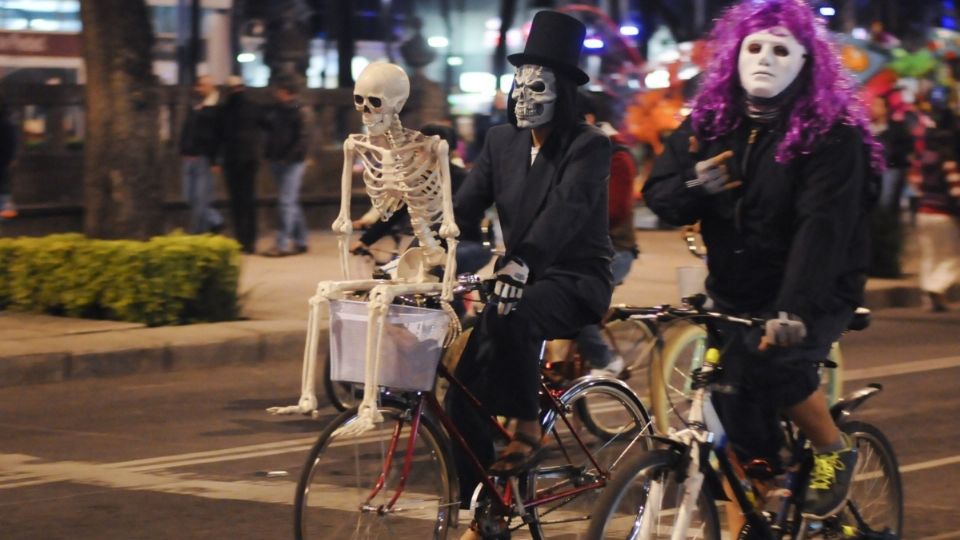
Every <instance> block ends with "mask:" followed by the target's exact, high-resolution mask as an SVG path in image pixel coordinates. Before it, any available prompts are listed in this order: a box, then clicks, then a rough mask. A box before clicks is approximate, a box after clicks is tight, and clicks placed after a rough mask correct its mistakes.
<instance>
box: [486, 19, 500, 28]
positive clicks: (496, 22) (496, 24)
mask: <svg viewBox="0 0 960 540" xmlns="http://www.w3.org/2000/svg"><path fill="white" fill-rule="evenodd" d="M483 27H484V28H486V29H487V30H500V17H493V18H492V19H487V22H485V23H483Z"/></svg>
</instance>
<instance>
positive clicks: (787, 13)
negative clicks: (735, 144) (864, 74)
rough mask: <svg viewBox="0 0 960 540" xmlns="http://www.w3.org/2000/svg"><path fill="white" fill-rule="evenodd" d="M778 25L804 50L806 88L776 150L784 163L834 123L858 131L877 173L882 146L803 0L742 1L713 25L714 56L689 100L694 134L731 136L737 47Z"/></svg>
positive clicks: (739, 91) (738, 103) (738, 106)
mask: <svg viewBox="0 0 960 540" xmlns="http://www.w3.org/2000/svg"><path fill="white" fill-rule="evenodd" d="M774 26H781V27H783V28H786V29H787V30H789V31H790V33H791V34H793V37H794V38H795V39H796V40H797V41H798V42H799V43H800V44H801V45H803V46H804V47H805V48H806V49H807V65H805V66H804V68H803V70H802V71H801V72H800V75H799V76H800V77H807V78H808V84H806V85H805V87H804V88H802V89H801V90H800V91H799V93H798V94H797V95H796V97H795V98H794V102H793V105H792V107H791V108H790V116H789V118H788V119H787V128H786V129H787V133H786V135H785V136H784V138H783V141H781V143H780V146H779V147H778V148H777V161H778V162H780V163H786V162H788V161H790V160H791V159H793V158H795V157H797V156H798V155H802V154H808V153H810V152H811V151H812V150H813V147H814V146H815V144H816V143H817V141H819V140H820V139H821V138H822V137H823V135H824V134H825V133H827V132H828V131H829V130H830V128H832V127H833V126H834V125H835V124H837V122H843V123H845V124H848V125H852V126H856V127H857V128H859V130H860V132H861V134H862V136H863V140H864V143H865V144H866V145H867V146H868V147H869V148H870V154H871V163H872V165H873V168H874V170H875V171H877V172H879V171H882V170H883V167H884V159H883V147H882V146H880V143H878V142H877V140H876V139H875V138H874V137H873V135H872V134H871V133H870V129H869V121H868V119H867V113H866V109H865V107H864V105H863V102H862V101H861V100H860V98H859V97H858V96H857V94H856V89H855V88H856V85H855V83H854V80H853V78H852V77H851V76H850V75H849V73H848V72H847V71H846V69H845V68H844V67H843V66H842V65H841V64H840V56H839V54H837V51H836V50H835V49H834V47H833V44H832V43H831V41H830V39H829V38H828V33H827V30H826V28H825V27H824V25H823V23H822V21H820V20H818V19H817V18H816V17H815V16H814V14H813V10H812V9H811V8H810V6H809V5H807V3H806V2H804V1H803V0H744V1H743V2H741V3H740V4H737V5H735V6H733V7H731V8H729V9H728V10H727V11H726V13H724V14H723V16H722V17H721V18H720V19H719V20H717V22H716V25H715V26H714V28H713V31H712V32H711V34H710V41H711V44H710V47H711V49H712V50H713V57H712V59H711V61H710V62H709V67H708V68H707V70H706V73H705V74H704V77H703V83H702V84H701V87H700V90H699V91H698V92H697V95H696V97H695V98H694V100H693V113H692V115H691V118H692V122H693V128H694V130H695V131H696V132H697V133H698V134H699V135H701V136H702V137H704V138H706V139H715V138H717V137H720V136H722V135H726V134H727V133H730V132H731V131H733V130H734V129H736V127H737V126H738V125H739V124H740V122H741V121H742V119H743V118H744V116H745V114H744V103H743V101H744V99H743V94H744V92H743V88H742V87H741V86H740V76H739V73H738V70H737V60H738V58H739V55H740V44H741V42H742V41H743V39H744V38H745V37H747V36H748V35H750V34H753V33H756V32H760V31H762V30H766V29H768V28H772V27H774Z"/></svg>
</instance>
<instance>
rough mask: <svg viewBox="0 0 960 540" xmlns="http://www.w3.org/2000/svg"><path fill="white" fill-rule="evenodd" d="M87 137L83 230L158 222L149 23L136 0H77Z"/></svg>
mask: <svg viewBox="0 0 960 540" xmlns="http://www.w3.org/2000/svg"><path fill="white" fill-rule="evenodd" d="M80 15H81V18H82V20H83V41H84V45H83V57H84V61H85V62H86V71H87V84H86V115H87V137H86V143H85V146H84V148H85V150H84V152H85V153H84V171H83V172H84V174H83V176H84V207H85V215H84V232H86V234H87V235H89V236H93V237H98V238H140V239H145V238H147V237H149V236H151V235H154V234H159V233H161V232H162V229H163V181H162V177H161V175H160V174H158V172H157V171H158V166H157V165H158V163H157V162H158V159H159V116H158V110H159V109H158V91H157V82H156V78H155V76H154V74H153V66H152V50H151V49H152V47H153V28H152V26H151V23H150V16H149V12H148V11H147V6H146V4H145V3H144V0H83V2H80Z"/></svg>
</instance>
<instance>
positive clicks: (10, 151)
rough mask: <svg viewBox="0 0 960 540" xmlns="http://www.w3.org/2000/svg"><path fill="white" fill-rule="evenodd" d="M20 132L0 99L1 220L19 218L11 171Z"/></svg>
mask: <svg viewBox="0 0 960 540" xmlns="http://www.w3.org/2000/svg"><path fill="white" fill-rule="evenodd" d="M18 132H19V130H18V129H17V126H16V125H14V123H13V120H12V119H11V118H10V111H9V110H8V108H7V103H6V100H5V99H3V98H2V97H0V219H12V218H14V217H16V216H17V207H16V205H15V204H14V202H13V185H12V181H11V177H12V174H11V169H12V168H13V165H14V164H15V163H16V156H17V142H18V139H19V137H18V136H17V135H18Z"/></svg>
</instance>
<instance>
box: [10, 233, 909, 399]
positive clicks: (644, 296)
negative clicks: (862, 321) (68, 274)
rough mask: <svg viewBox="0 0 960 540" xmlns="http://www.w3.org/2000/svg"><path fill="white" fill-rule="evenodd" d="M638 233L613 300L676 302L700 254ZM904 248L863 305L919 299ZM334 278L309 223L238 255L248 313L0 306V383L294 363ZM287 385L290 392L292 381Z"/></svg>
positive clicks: (329, 244)
mask: <svg viewBox="0 0 960 540" xmlns="http://www.w3.org/2000/svg"><path fill="white" fill-rule="evenodd" d="M637 238H638V241H639V242H640V247H641V250H642V253H641V255H640V258H639V259H638V260H637V261H635V263H634V266H633V269H632V271H631V272H630V275H629V277H628V278H627V281H626V282H625V283H624V284H623V285H622V286H621V287H618V288H617V290H616V292H615V293H614V302H625V303H634V304H646V305H650V304H659V303H670V302H676V296H677V287H676V267H678V266H687V265H696V264H700V263H699V262H698V261H697V260H696V259H694V258H693V257H692V256H691V255H690V254H689V253H688V252H687V251H686V247H685V245H684V243H683V241H682V240H681V238H680V233H679V232H677V231H638V232H637ZM268 244H269V239H267V238H263V239H261V246H260V247H261V248H265V247H267V245H268ZM910 251H911V250H910V249H909V248H908V253H907V256H905V257H904V260H905V261H906V264H905V271H906V272H907V274H906V276H907V277H905V278H904V279H896V280H890V279H883V280H881V279H876V280H871V281H869V282H868V284H867V305H868V307H870V308H873V309H881V308H886V307H905V306H917V305H920V302H921V294H920V290H919V288H918V287H917V282H916V277H915V272H916V262H915V260H916V257H915V256H912V253H910ZM338 277H339V263H338V261H337V255H336V239H335V237H334V236H333V235H332V234H329V233H321V232H315V233H313V234H312V235H311V238H310V250H309V252H308V253H306V254H303V255H298V256H293V257H285V258H278V259H270V258H265V257H259V256H244V258H243V267H242V270H241V278H240V290H241V303H242V305H243V315H244V317H245V320H241V321H234V322H226V323H211V324H196V325H189V326H175V327H162V328H146V327H144V326H143V325H139V324H131V323H119V322H112V321H92V320H85V319H67V318H62V317H50V316H45V315H30V314H22V313H11V312H0V343H2V344H3V347H2V350H0V387H3V386H12V385H20V384H33V383H50V382H61V381H66V380H72V379H81V378H88V377H109V376H117V375H128V374H134V373H147V372H165V371H174V370H182V369H196V368H205V367H211V366H223V365H230V364H253V363H261V362H274V361H284V362H297V363H299V362H301V361H302V358H303V345H304V340H305V335H306V316H307V299H308V298H309V297H310V296H311V295H312V294H313V291H314V289H315V288H316V284H317V282H318V281H321V280H329V279H337V278H338ZM325 324H326V323H324V325H325ZM324 334H325V333H324ZM325 339H326V338H325V337H324V338H322V340H323V341H324V342H325ZM321 346H324V347H325V346H326V344H325V343H322V344H321ZM290 384H291V391H295V389H296V388H297V387H298V386H299V381H290Z"/></svg>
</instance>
